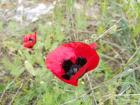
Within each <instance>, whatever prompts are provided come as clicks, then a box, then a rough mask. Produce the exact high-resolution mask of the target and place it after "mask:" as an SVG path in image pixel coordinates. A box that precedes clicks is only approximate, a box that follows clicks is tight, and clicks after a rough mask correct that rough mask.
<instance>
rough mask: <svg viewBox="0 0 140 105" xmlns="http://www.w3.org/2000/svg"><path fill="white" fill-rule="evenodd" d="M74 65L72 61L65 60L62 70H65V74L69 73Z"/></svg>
mask: <svg viewBox="0 0 140 105" xmlns="http://www.w3.org/2000/svg"><path fill="white" fill-rule="evenodd" d="M72 65H73V63H72V61H71V60H65V61H64V62H63V64H62V68H63V69H64V70H65V72H68V71H69V69H70V67H71V66H72Z"/></svg>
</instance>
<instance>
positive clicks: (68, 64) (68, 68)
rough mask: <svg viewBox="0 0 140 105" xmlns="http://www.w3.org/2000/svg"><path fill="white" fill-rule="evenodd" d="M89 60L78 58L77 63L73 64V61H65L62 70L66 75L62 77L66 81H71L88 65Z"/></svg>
mask: <svg viewBox="0 0 140 105" xmlns="http://www.w3.org/2000/svg"><path fill="white" fill-rule="evenodd" d="M86 62H87V60H86V59H85V58H83V57H78V58H77V59H76V63H75V64H73V63H72V61H71V60H64V62H63V64H62V68H63V69H64V71H65V74H64V75H62V77H63V78H64V79H67V80H70V78H71V77H72V76H73V75H74V74H76V73H77V72H78V71H79V69H80V68H81V67H83V66H84V65H85V64H86Z"/></svg>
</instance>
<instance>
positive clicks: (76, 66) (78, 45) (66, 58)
mask: <svg viewBox="0 0 140 105" xmlns="http://www.w3.org/2000/svg"><path fill="white" fill-rule="evenodd" d="M94 47H95V46H94ZM94 47H93V46H92V44H91V46H90V45H88V44H85V43H82V42H71V43H67V44H63V45H61V46H60V47H58V48H56V49H55V50H54V51H53V52H51V53H49V54H48V55H47V57H46V59H45V63H46V65H47V68H48V69H49V70H50V71H51V72H52V73H53V74H54V75H55V76H57V77H58V78H59V79H61V80H62V81H64V82H66V83H68V84H71V85H74V86H77V84H78V79H79V78H80V77H81V76H83V75H84V74H85V73H86V72H88V71H91V70H93V69H95V68H96V66H97V65H98V63H99V56H98V54H97V53H96V50H94Z"/></svg>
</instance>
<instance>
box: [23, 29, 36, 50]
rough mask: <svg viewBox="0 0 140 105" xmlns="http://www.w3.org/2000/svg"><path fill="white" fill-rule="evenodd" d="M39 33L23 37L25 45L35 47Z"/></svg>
mask: <svg viewBox="0 0 140 105" xmlns="http://www.w3.org/2000/svg"><path fill="white" fill-rule="evenodd" d="M36 37H37V33H36V32H35V33H34V34H28V35H25V36H24V38H23V46H24V47H25V48H33V47H34V45H35V44H36Z"/></svg>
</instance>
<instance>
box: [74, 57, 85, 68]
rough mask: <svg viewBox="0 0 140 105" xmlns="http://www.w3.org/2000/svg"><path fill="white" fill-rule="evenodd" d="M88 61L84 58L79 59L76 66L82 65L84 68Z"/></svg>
mask: <svg viewBox="0 0 140 105" xmlns="http://www.w3.org/2000/svg"><path fill="white" fill-rule="evenodd" d="M86 62H87V60H86V59H85V58H83V57H78V58H77V60H76V64H77V65H80V66H81V67H82V66H84V65H85V64H86Z"/></svg>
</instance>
